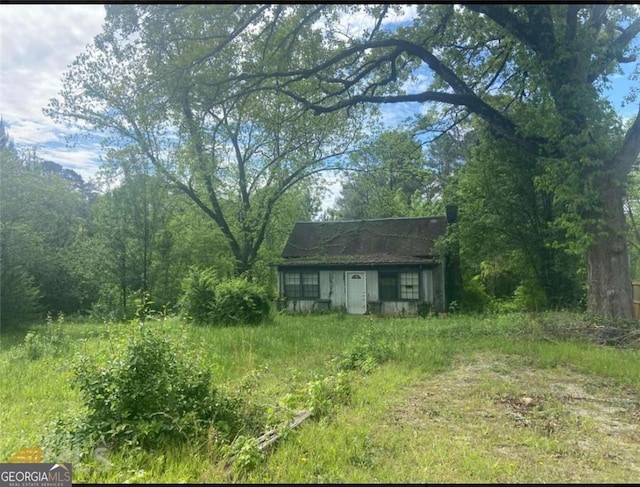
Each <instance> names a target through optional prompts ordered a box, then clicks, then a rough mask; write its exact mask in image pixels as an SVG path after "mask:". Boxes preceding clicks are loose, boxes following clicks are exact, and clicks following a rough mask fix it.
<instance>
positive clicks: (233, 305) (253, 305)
mask: <svg viewBox="0 0 640 487" xmlns="http://www.w3.org/2000/svg"><path fill="white" fill-rule="evenodd" d="M270 311H271V302H270V300H269V296H268V295H267V293H266V291H265V290H264V289H262V288H261V287H260V286H258V285H256V284H254V283H252V282H249V281H247V280H245V279H242V278H236V279H230V280H227V281H222V282H219V283H218V284H217V285H216V287H215V298H214V302H213V307H212V310H211V313H210V318H211V320H212V321H213V322H214V323H220V324H224V325H243V324H246V325H256V324H259V323H262V322H265V321H267V320H268V318H269V313H270Z"/></svg>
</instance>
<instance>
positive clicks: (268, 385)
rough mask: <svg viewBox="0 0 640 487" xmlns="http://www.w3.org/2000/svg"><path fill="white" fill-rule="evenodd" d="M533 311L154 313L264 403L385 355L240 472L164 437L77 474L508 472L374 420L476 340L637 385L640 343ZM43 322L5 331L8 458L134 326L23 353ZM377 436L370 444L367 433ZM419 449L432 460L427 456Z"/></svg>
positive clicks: (478, 345) (64, 407) (381, 476)
mask: <svg viewBox="0 0 640 487" xmlns="http://www.w3.org/2000/svg"><path fill="white" fill-rule="evenodd" d="M538 318H539V317H532V316H529V315H524V314H523V315H520V314H513V315H498V316H490V317H473V316H464V315H459V316H456V315H450V316H449V317H447V318H445V319H442V318H428V319H425V318H381V317H369V316H365V317H362V316H336V315H322V316H289V315H279V316H277V317H276V319H275V320H274V322H273V323H271V324H267V325H262V326H233V327H219V328H212V327H206V326H194V325H189V324H185V323H184V322H181V321H179V320H177V319H169V320H166V321H162V322H153V321H150V322H148V323H147V324H146V325H145V326H149V327H154V328H157V329H158V330H159V331H161V332H162V333H165V334H167V335H169V336H171V337H173V338H174V339H175V340H180V341H181V342H184V343H186V344H187V345H188V346H189V347H190V348H191V349H193V350H194V351H195V352H196V353H197V354H198V355H200V356H202V357H203V358H204V359H205V361H206V362H207V364H208V365H209V366H210V367H211V369H212V371H213V380H214V381H216V383H218V384H222V385H224V386H225V387H229V388H232V389H234V390H237V391H240V392H242V393H244V394H246V395H247V396H248V397H250V398H251V400H252V401H254V402H255V403H256V404H261V405H264V406H265V407H272V408H277V407H278V405H279V404H280V402H281V399H282V398H283V397H284V396H285V395H287V394H288V393H291V392H293V391H296V390H299V389H300V388H302V387H304V386H305V384H307V383H308V382H309V381H311V380H314V379H316V378H318V377H324V376H327V375H329V374H331V373H334V372H335V369H336V364H337V363H338V362H339V359H340V358H341V357H343V355H344V353H345V351H346V350H350V349H351V350H353V347H354V346H356V345H357V344H358V343H360V342H363V341H369V342H371V343H379V344H383V345H384V346H385V349H388V350H389V360H388V361H387V362H385V363H384V364H383V365H381V366H380V367H378V368H377V369H376V370H375V371H374V372H373V373H370V374H358V373H356V374H355V375H354V377H355V378H354V384H353V395H352V398H351V402H350V403H349V404H347V405H337V406H336V408H337V409H336V411H337V413H336V415H334V416H333V417H332V419H325V420H320V421H319V422H316V423H313V424H311V425H310V426H307V427H301V428H300V430H299V431H298V432H296V434H292V435H290V436H288V437H287V438H285V440H283V441H282V442H281V444H280V445H279V446H278V448H276V449H275V450H274V451H273V453H272V454H270V455H269V457H268V460H267V461H266V463H264V464H263V465H261V466H260V467H259V468H258V469H257V470H255V471H253V472H249V473H246V474H243V475H240V474H238V473H237V472H236V473H233V472H231V473H230V472H229V471H227V470H225V469H224V468H222V467H220V466H217V465H216V464H215V461H214V458H213V457H211V456H210V453H211V452H210V451H209V450H208V449H207V448H208V447H207V445H199V446H193V445H192V446H189V447H185V448H184V449H176V448H175V447H171V448H172V449H171V450H168V449H163V445H159V446H158V449H157V451H156V452H155V453H149V452H146V453H145V452H142V451H138V452H110V453H111V456H110V457H109V459H110V462H111V466H110V468H109V469H108V470H107V471H94V470H91V469H88V470H87V471H85V472H82V471H78V474H77V476H74V479H76V480H79V481H85V482H115V483H122V482H171V483H174V482H219V481H233V480H234V479H235V480H241V481H250V482H251V481H255V482H263V483H264V482H337V481H348V482H376V481H377V482H394V481H404V482H413V481H418V482H420V481H424V480H425V479H431V481H434V480H433V479H441V480H442V479H445V480H444V481H451V478H452V477H451V476H446V475H443V476H440V477H438V476H435V477H434V476H433V475H431V476H430V475H428V472H429V468H430V467H429V465H431V464H432V463H433V459H434V458H435V457H437V456H438V455H440V456H442V457H446V456H447V455H454V453H455V452H457V454H456V455H454V456H452V457H451V458H452V459H451V463H450V464H449V467H448V468H449V469H450V470H451V472H456V471H457V472H467V473H465V474H464V475H462V474H461V475H462V477H461V478H465V479H470V481H473V480H474V479H476V480H477V481H502V480H505V479H506V481H513V480H514V479H517V478H518V477H517V475H518V472H517V468H516V467H510V466H509V463H508V462H506V463H505V462H502V463H500V462H498V463H497V464H496V466H495V468H493V470H492V469H491V468H488V467H486V465H487V462H488V460H486V459H484V460H482V461H479V460H478V459H477V458H475V457H474V455H476V453H474V451H473V450H465V449H464V448H462V449H461V446H460V444H455V443H452V444H449V443H448V442H447V441H445V439H442V438H441V440H442V441H440V442H438V440H439V439H438V438H432V439H424V438H423V439H416V440H415V442H410V444H404V445H402V444H400V441H401V439H403V438H404V436H397V435H395V436H394V435H390V436H389V437H388V438H385V439H384V441H383V440H381V439H380V438H379V435H380V434H382V433H381V432H375V426H374V425H375V424H376V421H381V420H382V418H385V417H386V416H385V415H387V413H388V410H387V408H388V401H387V400H388V399H389V398H393V397H394V396H395V395H397V394H399V391H401V390H403V388H405V387H407V386H409V385H411V384H415V383H417V382H419V381H421V380H424V378H426V377H429V376H432V375H433V374H435V373H438V372H442V371H445V370H447V369H450V368H451V366H452V365H454V364H455V363H456V362H457V361H459V360H460V359H461V358H464V357H468V356H472V355H473V354H474V353H477V352H483V353H489V354H492V353H495V354H502V355H507V356H514V357H518V358H519V360H520V361H521V362H522V363H524V364H528V365H529V366H531V367H536V368H554V367H568V368H572V369H574V370H576V371H580V372H582V373H584V374H589V375H594V376H600V377H606V378H609V379H612V380H613V381H615V383H616V384H620V385H624V386H627V387H631V388H634V389H635V390H636V391H640V368H638V366H637V364H638V363H639V360H640V351H639V350H638V349H637V348H635V349H634V348H632V349H626V350H619V349H614V348H611V347H602V346H598V345H594V344H590V343H587V342H585V341H581V340H545V339H544V330H542V328H541V325H540V320H539V319H538ZM554 319H556V320H557V321H558V323H559V326H561V323H562V320H565V321H570V320H573V319H575V316H574V315H571V314H568V313H567V314H564V315H562V318H561V319H558V318H557V317H556V318H554ZM41 329H42V327H41V326H35V327H31V328H24V329H19V330H15V331H13V332H10V333H3V335H2V338H1V341H0V343H1V347H0V403H2V404H3V407H2V408H1V409H0V425H1V428H2V431H1V434H0V461H7V460H8V459H9V457H10V456H11V455H12V454H13V453H15V452H16V451H17V450H18V448H20V447H25V446H38V444H39V442H40V441H41V439H42V437H43V435H45V434H46V433H47V429H48V425H49V423H50V422H52V421H54V420H55V419H57V418H58V417H59V416H60V415H61V414H62V413H63V412H64V411H68V410H73V409H78V408H80V407H81V404H80V402H79V397H78V394H77V392H76V391H74V390H72V389H70V387H69V378H70V374H71V363H72V361H73V360H74V356H75V355H76V354H77V353H79V352H82V353H83V354H92V353H97V352H98V351H99V350H104V349H106V348H109V347H113V346H114V342H115V341H117V340H118V339H120V338H122V337H125V336H127V334H130V333H132V326H131V325H130V324H108V325H95V324H88V323H65V326H64V335H65V341H66V345H67V347H68V350H67V352H66V355H63V356H54V355H47V356H44V357H42V358H40V359H38V360H27V359H26V358H25V357H24V356H23V355H21V354H20V353H19V350H20V344H21V343H22V341H23V340H24V337H25V336H26V334H27V333H28V332H29V331H36V332H38V330H41ZM376 437H377V438H378V441H377V443H376V445H377V446H375V445H374V444H373V443H372V438H376ZM419 440H420V441H419ZM427 440H428V442H435V443H433V444H432V448H428V447H427V446H428V445H427V444H425V441H427ZM403 441H404V440H403ZM381 444H384V445H385V447H384V448H385V453H384V454H382V453H381V451H379V448H380V445H381ZM429 444H431V443H429ZM310 445H318V448H315V447H314V455H315V456H314V460H313V465H312V464H311V462H310V461H309V457H308V455H309V448H310ZM425 445H426V446H425ZM447 445H448V446H447ZM167 448H169V447H167ZM412 448H413V450H412ZM377 449H378V450H377ZM389 452H392V453H391V456H393V455H394V454H395V455H404V457H403V458H404V460H403V461H402V462H396V463H394V462H393V461H392V458H386V456H385V455H387V456H388V455H389ZM425 455H426V456H427V457H429V458H431V460H428V459H427V460H425V458H427V457H425ZM412 457H415V458H414V459H413V460H411V458H412ZM418 457H420V458H418ZM454 458H455V461H454ZM430 461H431V463H430ZM415 462H418V463H419V462H422V463H424V467H423V470H424V472H423V473H424V475H422V474H418V473H417V470H416V469H415V467H410V465H413V464H414V463H415ZM438 462H440V460H438ZM479 465H482V466H479ZM403 469H404V470H403ZM474 469H475V470H474ZM234 476H235V477H234ZM447 479H448V480H447ZM500 479H502V480H500ZM435 481H438V480H435Z"/></svg>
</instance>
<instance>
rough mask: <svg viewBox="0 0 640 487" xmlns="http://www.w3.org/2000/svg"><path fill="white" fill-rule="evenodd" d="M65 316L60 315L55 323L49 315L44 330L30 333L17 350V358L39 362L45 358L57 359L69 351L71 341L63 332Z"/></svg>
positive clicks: (48, 314) (49, 314)
mask: <svg viewBox="0 0 640 487" xmlns="http://www.w3.org/2000/svg"><path fill="white" fill-rule="evenodd" d="M63 325H64V315H63V314H62V313H60V314H59V315H58V319H57V320H56V321H53V318H52V317H51V313H47V318H46V323H45V325H44V330H37V331H33V330H32V331H29V332H27V334H26V335H25V337H24V341H23V343H22V344H21V345H20V346H18V347H17V348H16V349H15V352H14V353H15V354H16V356H17V357H24V358H26V359H27V360H39V359H41V358H44V357H57V356H60V355H62V354H64V353H65V352H67V351H68V348H69V341H68V338H67V336H66V335H65V333H64V330H63Z"/></svg>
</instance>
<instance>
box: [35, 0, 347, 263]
mask: <svg viewBox="0 0 640 487" xmlns="http://www.w3.org/2000/svg"><path fill="white" fill-rule="evenodd" d="M313 11H314V8H312V7H311V6H307V7H301V8H300V9H288V8H285V7H284V6H271V7H267V6H259V5H181V6H169V5H113V6H107V17H106V23H105V26H104V32H103V33H102V34H101V35H99V36H97V37H96V39H95V41H94V43H93V45H92V46H90V47H89V48H88V50H87V51H86V52H85V53H84V54H82V55H80V56H78V58H77V59H76V61H75V62H74V63H73V64H72V65H71V67H70V69H69V71H68V72H67V73H66V75H65V77H64V88H63V90H62V92H61V93H60V96H59V98H58V99H56V100H53V101H52V102H51V104H50V107H49V109H48V110H47V113H48V114H49V115H51V116H52V117H54V118H56V119H59V120H65V121H76V122H77V121H80V122H83V123H84V124H85V127H86V128H87V130H89V131H94V130H101V131H104V132H106V133H108V134H109V135H111V136H112V137H111V139H109V140H107V143H108V144H109V145H110V146H111V147H117V146H133V147H135V150H136V151H137V152H139V153H141V154H142V155H143V156H144V157H145V158H146V159H147V160H148V161H149V162H150V164H151V166H152V167H153V170H154V171H155V173H157V174H158V175H161V176H162V177H163V178H164V179H165V180H166V181H167V182H169V183H170V184H171V185H172V186H173V187H175V188H177V189H178V190H180V191H182V192H183V193H184V194H185V195H187V196H188V197H189V198H190V199H191V200H192V201H193V203H195V205H197V207H199V208H200V209H201V210H202V211H203V212H204V213H205V214H206V215H207V216H208V217H209V218H210V219H211V220H213V221H214V222H215V224H216V225H217V227H218V228H219V229H220V231H221V232H222V234H223V235H224V237H225V239H226V241H227V243H228V245H229V248H230V250H231V252H232V254H233V256H234V259H235V271H236V273H238V274H241V273H245V272H250V271H251V270H252V268H253V266H254V265H255V263H256V261H257V259H258V256H259V251H260V248H261V246H262V245H263V243H264V241H265V239H266V237H267V232H268V230H269V228H270V226H269V222H270V220H271V218H272V215H273V214H274V212H275V211H276V210H277V206H278V204H279V202H280V200H281V199H282V198H283V196H284V195H285V194H286V193H287V192H289V191H290V190H291V189H292V188H294V187H295V186H297V185H299V184H300V183H302V182H304V181H306V180H309V179H312V178H314V177H316V176H317V175H318V174H320V173H322V172H323V171H327V170H329V169H332V168H336V167H339V166H340V161H339V156H341V155H344V154H345V153H346V152H347V150H348V149H349V148H350V147H351V145H352V143H353V142H354V141H355V140H357V139H358V126H357V121H358V118H357V117H354V116H350V117H347V116H346V115H345V114H343V113H335V114H333V115H331V116H329V117H322V118H318V117H314V116H313V115H312V114H311V113H309V112H308V111H307V110H306V109H305V107H304V106H303V105H302V104H301V103H300V102H297V101H295V100H292V99H291V98H290V97H288V96H285V95H283V94H279V93H274V92H269V93H266V92H262V93H261V92H256V91H253V90H248V89H245V88H244V87H243V86H239V87H237V88H236V89H235V90H234V91H233V93H230V92H229V90H227V89H221V88H220V86H221V81H223V80H227V79H229V78H231V77H234V76H237V75H238V74H239V73H242V72H245V71H247V72H248V71H255V70H256V69H257V68H256V67H257V66H259V65H261V63H262V62H263V61H264V58H265V56H266V55H268V53H266V52H265V50H264V49H265V41H261V39H264V38H265V37H269V36H270V35H271V34H273V38H275V37H277V35H276V33H274V32H271V31H270V29H271V27H272V23H271V20H273V19H274V18H277V19H278V21H279V22H286V23H288V24H290V25H291V26H292V28H293V29H295V27H294V26H295V25H296V24H297V21H298V19H299V18H303V19H306V18H310V16H312V15H313ZM317 41H321V39H319V38H317V39H312V38H307V39H306V45H305V46H304V47H303V48H301V49H300V51H299V52H298V53H297V56H299V57H301V58H302V57H304V58H305V59H306V58H307V57H308V56H310V57H309V59H310V60H313V53H314V50H315V49H317V47H319V45H318V42H317ZM231 94H233V95H234V96H230V95H231ZM352 115H353V114H352Z"/></svg>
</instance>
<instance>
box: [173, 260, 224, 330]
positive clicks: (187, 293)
mask: <svg viewBox="0 0 640 487" xmlns="http://www.w3.org/2000/svg"><path fill="white" fill-rule="evenodd" d="M216 283H217V277H216V274H215V271H214V270H213V269H210V268H209V269H198V268H195V267H192V268H191V269H189V274H188V275H187V277H185V278H184V280H183V281H182V291H183V294H182V298H181V300H180V305H181V310H182V314H183V316H184V317H185V318H187V319H191V320H193V321H194V323H199V324H202V323H208V322H209V319H210V315H211V312H212V311H213V307H214V303H215V296H216V292H215V289H216Z"/></svg>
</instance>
